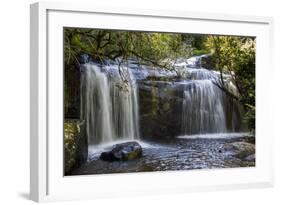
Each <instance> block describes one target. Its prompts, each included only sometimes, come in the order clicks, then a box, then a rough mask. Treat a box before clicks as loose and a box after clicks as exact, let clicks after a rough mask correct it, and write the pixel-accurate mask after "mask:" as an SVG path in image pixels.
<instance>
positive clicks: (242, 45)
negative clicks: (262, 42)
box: [64, 28, 256, 129]
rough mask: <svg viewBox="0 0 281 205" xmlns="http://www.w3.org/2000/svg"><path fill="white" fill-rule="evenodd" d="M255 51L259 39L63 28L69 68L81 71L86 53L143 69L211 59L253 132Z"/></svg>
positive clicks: (102, 60)
mask: <svg viewBox="0 0 281 205" xmlns="http://www.w3.org/2000/svg"><path fill="white" fill-rule="evenodd" d="M255 48H256V41H255V38H254V37H240V36H218V35H206V34H205V35H203V34H202V35H199V34H181V33H177V34H174V33H156V32H139V31H117V30H99V29H82V28H65V29H64V64H65V68H68V67H71V66H72V67H73V65H75V66H76V67H78V66H77V65H79V57H80V56H81V55H82V54H89V55H90V56H91V57H92V58H93V59H94V60H96V61H99V62H104V61H107V60H112V61H116V62H119V63H122V62H124V61H126V60H128V59H130V58H134V59H135V60H136V61H138V62H139V63H140V64H147V65H151V66H155V67H161V68H163V69H169V70H175V69H176V68H175V67H174V63H175V62H176V60H177V59H179V58H189V57H191V56H196V55H202V54H206V55H208V64H209V65H210V66H211V68H212V69H213V70H217V71H218V72H219V73H220V76H221V78H220V80H219V81H218V82H214V83H215V84H216V85H217V86H218V87H219V88H221V89H222V90H223V91H224V92H225V93H227V94H228V95H230V96H231V97H232V98H233V99H235V100H238V101H240V102H241V103H242V105H243V106H244V108H245V110H246V117H245V120H246V121H247V123H248V125H249V128H251V129H254V128H255ZM224 74H228V75H230V76H231V82H232V83H233V84H234V85H235V86H236V88H237V91H238V92H237V93H233V92H232V90H231V89H230V88H229V86H228V85H229V84H228V83H227V82H226V80H225V78H224V77H223V76H224ZM65 89H67V87H66V88H65Z"/></svg>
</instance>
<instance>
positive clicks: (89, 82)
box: [80, 63, 139, 145]
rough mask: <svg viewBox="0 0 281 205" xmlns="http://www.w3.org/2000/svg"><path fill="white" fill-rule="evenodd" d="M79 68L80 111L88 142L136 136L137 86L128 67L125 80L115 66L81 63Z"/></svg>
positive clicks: (133, 137)
mask: <svg viewBox="0 0 281 205" xmlns="http://www.w3.org/2000/svg"><path fill="white" fill-rule="evenodd" d="M81 71H82V75H81V92H80V93H81V106H80V108H81V112H80V113H81V119H83V120H85V122H86V132H87V136H88V143H89V145H95V144H100V143H105V142H111V141H114V140H117V139H135V138H138V137H139V128H138V118H139V117H138V89H137V85H136V83H134V81H133V80H132V75H131V74H130V72H129V69H127V70H126V71H128V72H127V75H128V77H130V80H128V81H126V83H125V82H123V81H122V80H121V78H120V75H119V74H118V72H117V67H116V66H115V65H107V66H102V65H99V64H94V63H85V64H82V65H81ZM112 71H113V73H114V75H111V74H110V72H112Z"/></svg>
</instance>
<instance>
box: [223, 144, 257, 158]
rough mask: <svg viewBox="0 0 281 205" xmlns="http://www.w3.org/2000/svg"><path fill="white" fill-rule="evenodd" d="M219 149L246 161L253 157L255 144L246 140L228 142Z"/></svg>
mask: <svg viewBox="0 0 281 205" xmlns="http://www.w3.org/2000/svg"><path fill="white" fill-rule="evenodd" d="M221 151H222V152H228V153H229V154H230V155H233V156H235V157H238V158H240V159H245V160H247V161H253V160H254V159H255V145H254V144H251V143H248V142H232V143H228V144H225V145H224V146H223V147H222V149H221Z"/></svg>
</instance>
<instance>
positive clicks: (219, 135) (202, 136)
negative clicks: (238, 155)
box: [177, 132, 254, 139]
mask: <svg viewBox="0 0 281 205" xmlns="http://www.w3.org/2000/svg"><path fill="white" fill-rule="evenodd" d="M245 136H247V137H254V136H253V135H252V134H251V133H249V132H238V133H211V134H198V135H196V134H194V135H183V136H178V137H177V138H179V139H232V138H240V137H245Z"/></svg>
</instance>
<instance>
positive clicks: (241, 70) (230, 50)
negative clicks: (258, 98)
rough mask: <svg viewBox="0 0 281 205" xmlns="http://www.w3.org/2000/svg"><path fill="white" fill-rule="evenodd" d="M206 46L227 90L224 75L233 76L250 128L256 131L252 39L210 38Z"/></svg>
mask: <svg viewBox="0 0 281 205" xmlns="http://www.w3.org/2000/svg"><path fill="white" fill-rule="evenodd" d="M205 46H206V48H207V49H209V50H210V51H211V52H212V59H213V61H214V66H215V68H217V69H218V70H219V71H220V73H221V84H222V86H223V88H224V89H226V90H227V86H226V85H225V82H224V79H223V73H228V74H230V75H231V80H232V82H234V84H235V86H236V88H237V89H238V92H239V96H237V97H238V98H239V100H240V102H242V104H243V105H244V107H245V110H246V112H247V113H246V117H245V119H246V120H247V122H248V125H249V128H251V129H255V48H256V41H255V39H254V38H251V37H237V36H208V38H207V39H206V41H205Z"/></svg>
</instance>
